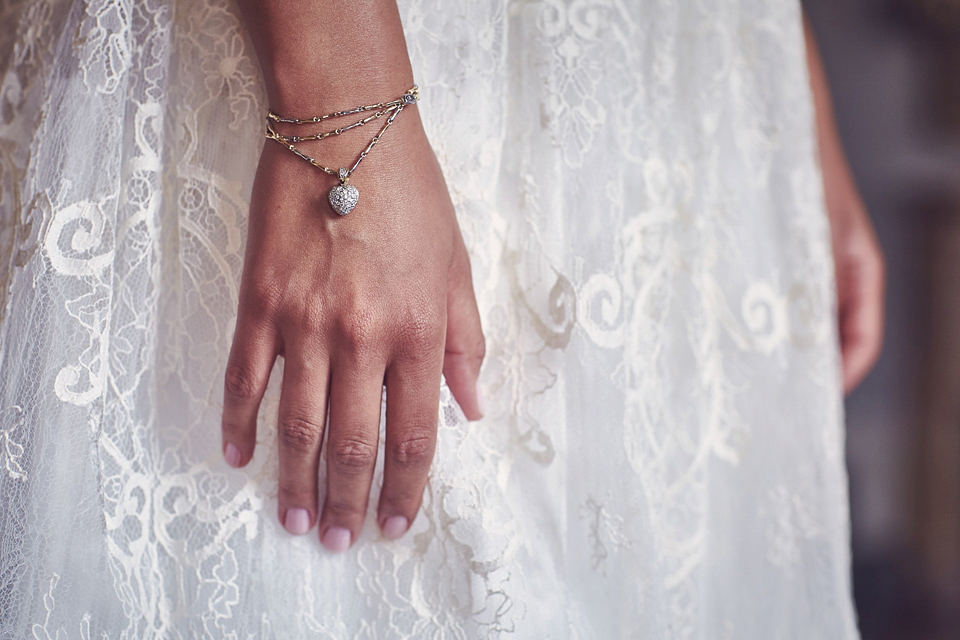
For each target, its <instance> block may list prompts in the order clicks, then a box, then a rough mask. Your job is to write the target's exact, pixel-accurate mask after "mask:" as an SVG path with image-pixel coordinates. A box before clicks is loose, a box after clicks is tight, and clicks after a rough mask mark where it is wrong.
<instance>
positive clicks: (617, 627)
mask: <svg viewBox="0 0 960 640" xmlns="http://www.w3.org/2000/svg"><path fill="white" fill-rule="evenodd" d="M400 8H401V13H402V17H403V24H404V29H405V32H406V35H407V41H408V45H409V48H410V53H411V56H412V60H413V68H414V70H415V75H416V81H417V82H418V84H419V85H420V89H421V97H422V99H421V101H420V104H419V106H418V108H419V109H420V110H421V115H422V118H423V121H424V123H425V126H426V128H427V132H428V135H429V137H430V139H431V141H432V143H433V145H434V146H435V149H436V151H437V154H438V157H439V158H440V162H441V164H442V166H443V168H444V170H445V174H446V177H447V181H448V183H449V186H450V190H451V193H452V196H453V199H454V202H455V205H456V207H457V213H458V216H459V219H460V223H461V226H462V230H463V233H464V236H465V240H466V243H467V246H468V249H469V252H470V256H471V259H472V262H473V268H474V279H475V283H476V290H477V297H478V301H479V305H480V309H481V314H482V318H483V322H484V327H485V333H486V335H487V339H488V358H487V361H486V364H485V368H484V371H483V374H482V388H483V390H484V392H485V404H486V414H487V415H486V418H485V419H484V420H482V421H481V422H479V423H467V422H466V421H465V420H464V417H463V414H462V412H461V411H460V408H459V407H458V406H457V404H456V403H455V401H454V400H453V399H452V397H451V396H450V394H449V392H448V391H447V390H446V388H444V392H443V400H442V404H441V407H440V408H439V415H440V434H439V444H438V449H437V454H436V459H435V461H434V466H433V470H432V472H431V476H430V482H429V486H428V488H427V491H426V494H425V500H424V506H423V509H422V511H421V513H420V514H419V516H418V517H417V519H416V521H415V522H414V523H413V526H412V529H411V531H410V532H409V533H408V534H407V535H406V536H405V537H403V538H402V539H400V540H399V541H397V542H386V541H382V540H378V534H377V529H376V525H375V522H374V520H373V511H372V510H373V507H374V505H376V488H377V487H378V486H379V482H380V477H379V472H378V477H377V478H376V479H375V481H374V495H373V496H372V499H371V503H370V504H371V513H370V518H368V521H367V525H366V528H365V531H364V534H363V536H362V537H361V539H360V541H359V542H358V543H357V544H356V545H355V547H354V548H352V549H351V550H350V551H348V552H347V553H345V554H343V555H331V554H329V553H327V552H326V551H324V550H323V548H322V547H321V546H320V545H319V542H318V541H317V539H316V536H315V532H311V535H307V536H303V537H292V536H290V535H288V534H287V533H285V532H284V530H283V529H282V528H281V527H280V525H279V523H278V522H277V519H276V516H275V512H276V476H277V473H276V466H277V458H276V448H275V435H276V432H275V425H276V409H277V400H278V397H279V390H280V380H281V376H282V367H283V362H282V359H281V360H278V363H277V367H276V368H275V370H274V372H273V377H272V378H271V382H270V388H269V391H268V393H267V396H266V398H265V400H264V404H263V408H262V411H261V423H260V431H259V433H258V441H259V443H258V448H257V452H256V455H255V457H254V460H253V462H252V464H251V465H250V466H248V467H247V468H245V469H242V470H233V469H230V468H229V467H228V466H227V465H226V463H225V462H224V461H223V460H222V456H221V453H220V433H219V426H220V409H221V405H222V384H223V382H222V381H223V369H224V366H225V363H226V357H227V352H228V348H229V345H230V342H231V339H232V333H233V326H234V321H235V317H236V307H237V289H238V284H239V279H240V273H241V264H242V256H243V247H244V242H245V237H246V229H247V226H246V213H247V206H248V199H249V195H250V189H251V184H252V178H253V173H254V169H255V167H256V163H257V159H258V151H259V148H260V146H261V145H262V144H263V142H264V138H263V121H262V118H263V115H264V114H265V111H266V108H267V106H268V105H267V104H266V101H265V98H264V92H263V86H262V79H261V77H260V75H259V70H258V67H257V65H256V63H255V60H254V59H253V57H252V51H251V47H250V44H249V41H248V39H247V37H246V35H245V32H244V31H243V30H242V28H241V25H240V23H239V22H238V17H237V10H236V7H235V6H234V5H233V4H232V3H230V2H226V1H225V0H192V1H187V0H142V1H141V0H138V1H137V2H133V1H132V0H87V1H86V2H69V1H66V0H35V1H33V0H31V1H26V0H6V2H4V3H0V74H2V75H0V78H2V85H0V212H2V218H0V346H2V349H0V366H2V369H0V372H2V373H0V495H2V503H0V637H2V638H4V639H6V638H18V639H19V638H38V639H54V638H55V639H57V640H63V639H67V638H71V639H72V638H82V639H92V638H97V639H110V640H114V639H121V638H129V639H136V640H142V639H148V638H158V639H159V638H164V639H179V638H184V639H186V638H198V637H211V638H307V637H310V638H338V639H339V638H369V639H384V638H438V639H439V638H461V639H473V638H506V637H516V638H538V639H539V638H658V639H668V638H670V639H672V638H677V639H680V638H683V639H687V638H717V639H725V638H731V639H732V638H737V639H744V638H758V639H760V638H762V639H771V638H778V639H779V638H784V639H786V638H797V639H801V638H803V639H807V638H818V639H823V640H827V639H854V638H857V637H858V635H857V631H856V626H855V620H854V613H853V608H852V604H851V596H850V582H849V569H850V566H849V565H850V557H849V547H848V545H849V541H848V510H847V493H846V490H847V485H846V476H845V471H844V467H843V447H844V440H843V437H844V433H843V412H842V404H841V391H840V379H839V359H838V352H837V336H836V332H835V328H834V314H835V303H834V283H833V265H832V262H831V255H830V250H829V249H830V247H829V236H828V233H829V228H828V224H827V220H826V218H825V215H824V208H823V201H822V200H823V197H822V192H821V188H822V187H821V184H820V180H819V177H820V176H819V169H818V166H817V164H816V154H815V151H816V150H815V138H814V137H813V132H814V129H813V111H812V105H811V100H810V93H809V86H808V82H807V76H806V68H805V62H804V49H803V46H804V45H803V38H802V31H801V14H800V7H799V5H798V3H797V0H698V1H696V2H674V1H672V0H636V1H630V2H623V1H619V0H509V1H508V0H482V1H478V0H401V2H400ZM400 89H401V90H402V89H403V88H402V87H401V88H400ZM370 98H371V100H377V99H381V98H383V96H370ZM344 106H350V105H344ZM383 143H384V144H389V140H385V141H384V142H383ZM381 442H382V438H381Z"/></svg>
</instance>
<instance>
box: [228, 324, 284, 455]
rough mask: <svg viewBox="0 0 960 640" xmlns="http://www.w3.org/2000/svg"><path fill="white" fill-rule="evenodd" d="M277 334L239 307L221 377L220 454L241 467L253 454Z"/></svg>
mask: <svg viewBox="0 0 960 640" xmlns="http://www.w3.org/2000/svg"><path fill="white" fill-rule="evenodd" d="M278 342H279V340H278V336H277V333H276V331H275V329H274V328H273V326H272V325H271V324H269V323H268V322H266V321H263V320H258V319H256V318H255V316H254V315H253V314H250V313H247V312H244V310H243V308H242V307H241V310H240V314H239V316H238V317H237V326H236V329H235V331H234V334H233V344H232V345H231V347H230V355H229V357H228V358H227V368H226V370H225V372H224V376H223V416H222V419H221V427H220V432H221V437H222V447H223V457H224V459H226V461H227V463H228V464H229V465H230V466H232V467H242V466H244V465H245V464H247V462H249V461H250V459H251V458H252V457H253V449H254V447H255V445H256V442H257V412H258V411H259V409H260V401H261V400H262V399H263V394H264V392H265V391H266V389H267V382H268V381H269V380H270V371H271V369H273V363H274V361H275V360H276V359H277V350H278Z"/></svg>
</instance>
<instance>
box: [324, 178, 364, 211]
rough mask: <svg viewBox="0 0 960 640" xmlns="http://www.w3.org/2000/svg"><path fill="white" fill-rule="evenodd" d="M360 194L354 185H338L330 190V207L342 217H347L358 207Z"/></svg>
mask: <svg viewBox="0 0 960 640" xmlns="http://www.w3.org/2000/svg"><path fill="white" fill-rule="evenodd" d="M359 199H360V192H359V191H357V188H356V187H355V186H353V185H352V184H338V185H337V186H335V187H334V188H333V189H330V206H331V207H333V210H334V211H336V212H337V213H338V214H340V215H341V216H345V215H347V214H348V213H350V212H351V211H353V208H354V207H355V206H357V200H359Z"/></svg>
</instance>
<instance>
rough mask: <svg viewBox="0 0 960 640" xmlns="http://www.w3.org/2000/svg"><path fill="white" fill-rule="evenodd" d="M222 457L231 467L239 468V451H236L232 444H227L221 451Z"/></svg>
mask: <svg viewBox="0 0 960 640" xmlns="http://www.w3.org/2000/svg"><path fill="white" fill-rule="evenodd" d="M223 457H224V459H226V461H227V464H228V465H230V466H231V467H239V466H240V449H237V446H236V445H235V444H233V443H232V442H228V443H227V446H226V448H225V449H224V450H223Z"/></svg>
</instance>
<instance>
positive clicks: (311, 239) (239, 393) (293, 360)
mask: <svg viewBox="0 0 960 640" xmlns="http://www.w3.org/2000/svg"><path fill="white" fill-rule="evenodd" d="M407 88H409V87H406V86H402V85H401V84H399V83H398V84H397V85H396V87H395V88H394V90H393V93H392V94H391V95H384V96H379V97H378V99H392V98H393V97H395V96H394V95H393V94H396V95H397V96H399V95H400V94H402V93H403V91H404V90H406V89H407ZM339 106H342V107H347V106H351V105H348V104H343V105H339ZM330 110H333V109H330ZM291 115H294V116H296V115H299V114H296V113H295V114H291ZM311 115H312V114H311ZM377 123H379V121H375V123H371V124H370V125H367V126H364V127H360V128H359V129H356V130H353V131H350V132H346V133H344V134H343V135H341V136H337V137H335V138H330V139H328V140H325V141H322V142H319V143H315V145H316V146H314V147H312V148H311V147H308V146H307V145H306V144H305V143H304V144H301V145H300V146H302V147H304V149H305V150H306V151H307V152H308V153H310V154H311V155H313V156H314V157H318V159H319V160H321V161H322V162H324V164H327V166H333V167H340V166H350V161H351V160H352V159H353V158H355V157H356V155H357V153H359V150H360V149H362V148H363V147H364V146H366V143H367V142H368V141H369V139H370V137H371V136H372V135H373V134H374V133H376V131H377V130H378V129H379V126H380V125H379V124H377ZM278 129H279V127H278ZM286 133H292V131H286ZM335 184H337V180H336V178H334V177H332V176H329V175H327V174H325V173H323V172H321V171H320V170H319V169H317V168H315V167H313V166H311V165H310V164H308V163H307V162H305V161H304V160H302V159H301V158H298V157H297V156H295V155H294V154H293V153H291V152H290V151H289V150H287V149H285V148H283V147H282V146H281V145H279V144H277V143H276V142H273V141H266V143H265V145H264V148H263V153H262V155H261V158H260V164H259V167H258V169H257V174H256V179H255V181H254V186H253V195H252V199H251V206H250V222H249V233H248V237H247V247H246V255H245V262H244V269H243V277H242V282H241V288H240V307H239V312H238V318H237V326H236V332H235V335H234V340H233V346H232V349H231V351H230V357H229V362H228V365H227V369H226V375H225V392H224V410H223V443H224V456H225V457H226V459H227V460H228V462H229V463H230V464H231V465H233V466H243V465H245V464H246V463H247V462H248V461H249V460H250V458H251V456H252V455H253V453H254V444H255V441H256V429H257V410H258V407H259V405H260V401H261V398H262V396H263V394H264V390H265V388H266V386H267V381H268V378H269V375H270V370H271V368H272V366H273V363H274V359H275V357H276V355H278V354H279V355H282V356H283V358H284V368H283V382H282V390H281V395H280V408H279V417H278V439H279V442H278V447H279V461H280V464H279V474H280V477H279V494H278V500H279V512H278V516H279V518H280V521H281V522H282V523H283V524H284V526H285V527H286V528H287V530H288V531H290V532H291V533H295V534H302V533H305V532H307V531H308V530H309V529H310V528H311V527H312V526H313V525H314V524H315V523H317V522H318V505H319V504H321V500H320V493H321V491H322V492H323V494H324V495H323V500H322V509H321V510H319V511H320V513H319V535H320V539H321V541H322V543H323V544H324V546H326V547H327V548H328V549H330V550H333V551H343V550H344V549H346V548H347V547H349V546H350V544H352V542H353V541H354V540H356V538H357V535H358V534H359V533H360V530H361V527H362V525H363V521H364V516H365V514H366V510H367V502H368V497H369V492H370V485H371V481H372V478H373V473H374V464H375V462H376V457H377V441H378V437H379V424H380V408H381V392H382V386H383V385H384V384H386V387H387V416H386V419H387V424H386V443H385V445H386V448H385V451H386V457H385V460H384V477H383V486H382V489H381V493H380V501H379V505H378V507H377V521H378V523H379V525H380V527H381V529H382V531H383V533H384V535H385V536H387V537H388V538H396V537H399V536H400V535H402V534H403V533H404V532H405V531H406V530H407V528H408V527H409V524H410V523H411V522H412V521H413V519H414V517H415V516H416V514H417V511H418V509H419V507H420V503H421V499H422V495H423V489H424V486H425V484H426V480H427V473H428V470H429V467H430V464H431V460H432V458H433V454H434V447H435V443H436V433H437V417H438V409H439V395H440V384H441V371H442V372H443V374H444V375H445V377H446V380H447V383H448V385H449V387H450V390H451V391H452V392H453V395H454V397H455V398H456V399H457V401H458V402H459V403H460V405H461V407H462V408H463V410H464V412H465V413H466V415H467V417H468V418H470V419H477V418H479V417H480V407H479V403H478V397H477V393H476V380H477V375H478V373H479V369H480V364H481V361H482V359H483V355H484V338H483V334H482V332H481V327H480V317H479V314H478V312H477V306H476V301H475V299H474V293H473V285H472V282H471V276H470V263H469V259H468V256H467V253H466V249H465V247H464V244H463V240H462V238H461V235H460V230H459V227H458V225H457V220H456V216H455V214H454V209H453V205H452V203H451V201H450V196H449V194H448V192H447V188H446V184H445V182H444V179H443V175H442V173H441V170H440V167H439V164H438V163H437V160H436V157H435V155H434V153H433V151H432V149H431V147H430V145H429V143H428V141H427V138H426V135H425V134H424V132H423V128H422V125H421V122H420V117H419V109H418V108H417V107H416V106H415V105H412V106H409V107H407V108H405V109H404V110H403V112H402V113H401V114H399V116H398V117H397V119H396V121H395V122H394V123H393V125H392V126H391V127H390V129H389V130H388V131H387V132H386V134H385V135H384V136H383V138H382V139H381V140H380V142H379V143H378V144H377V145H376V147H375V148H374V149H373V150H372V151H371V152H370V154H369V155H368V156H367V157H366V159H365V160H364V161H363V162H362V163H361V164H360V166H359V168H358V169H357V171H356V173H355V174H354V175H353V176H352V179H351V184H353V185H355V186H356V187H357V188H358V189H359V192H360V199H359V203H358V204H357V207H356V209H354V211H353V212H351V213H350V214H349V215H347V216H346V217H339V216H338V215H336V214H335V213H334V212H333V211H332V209H331V208H330V205H329V203H328V202H327V193H328V192H329V190H330V188H331V187H333V186H334V185H335ZM328 401H329V408H328ZM327 418H329V434H327V436H328V439H327V444H326V449H325V452H324V451H321V442H322V441H323V438H324V425H325V423H326V421H327ZM324 454H325V455H326V460H327V469H328V474H327V482H326V486H325V487H319V486H318V464H319V459H320V456H321V455H324Z"/></svg>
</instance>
